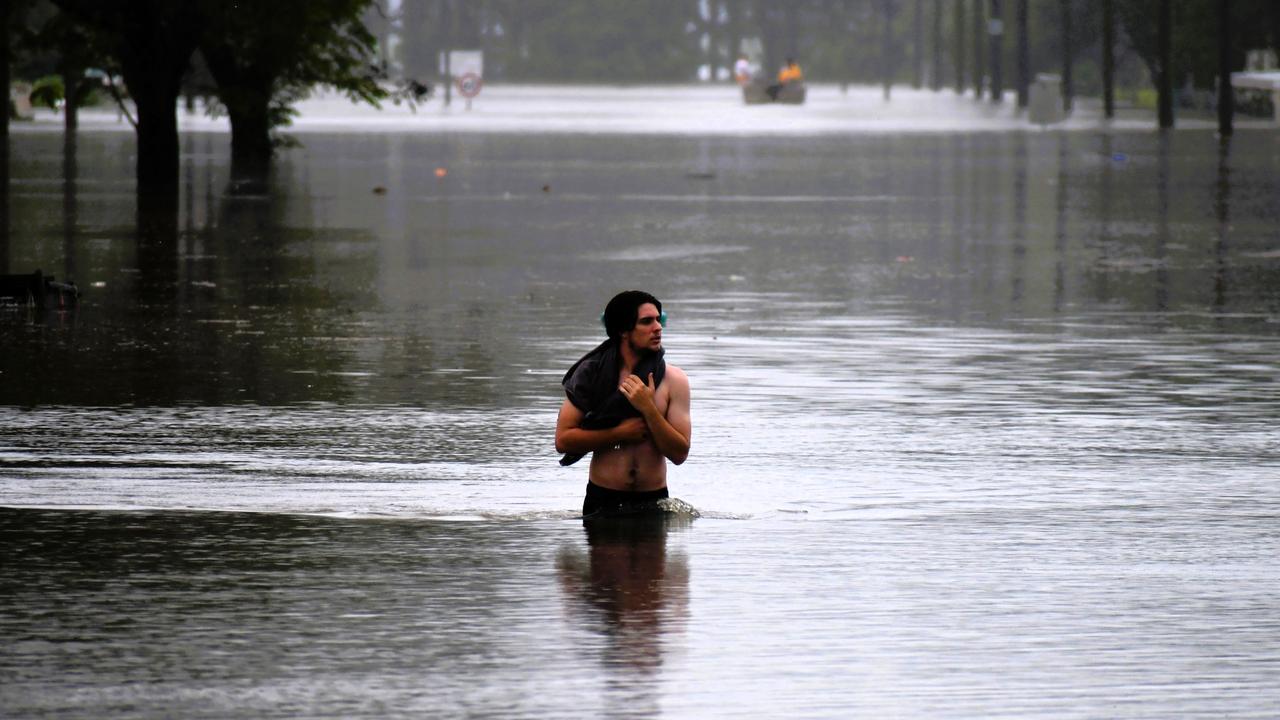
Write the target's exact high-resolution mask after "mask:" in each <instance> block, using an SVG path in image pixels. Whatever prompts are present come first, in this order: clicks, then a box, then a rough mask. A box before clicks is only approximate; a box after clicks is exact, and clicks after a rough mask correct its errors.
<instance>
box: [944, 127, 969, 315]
mask: <svg viewBox="0 0 1280 720" xmlns="http://www.w3.org/2000/svg"><path fill="white" fill-rule="evenodd" d="M970 137H971V135H970V134H969V133H956V134H954V135H952V136H951V152H950V153H949V154H950V156H951V188H950V191H951V192H950V195H951V263H950V264H951V272H950V273H949V274H948V275H947V277H950V278H952V280H951V281H950V283H949V284H950V286H951V298H950V300H951V302H949V303H947V308H948V309H950V310H951V311H952V312H955V311H957V310H959V309H960V308H961V307H963V303H962V302H961V301H962V299H963V298H960V297H957V295H958V294H959V290H960V284H961V280H959V278H964V277H967V276H968V273H966V272H962V269H963V268H964V267H965V265H966V263H967V261H968V259H969V249H968V248H967V247H966V246H965V241H966V240H967V238H968V237H969V235H970V232H969V222H968V218H967V217H966V214H965V210H966V209H967V201H968V198H967V197H965V196H964V192H965V191H966V190H967V189H968V188H970V187H971V185H970V184H969V183H967V182H965V174H964V172H965V156H966V154H967V153H966V145H967V144H968V143H969V142H970V140H969V138H970Z"/></svg>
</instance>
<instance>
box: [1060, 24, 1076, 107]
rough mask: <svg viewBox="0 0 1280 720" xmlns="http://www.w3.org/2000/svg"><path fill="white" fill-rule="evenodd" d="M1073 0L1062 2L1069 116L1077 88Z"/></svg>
mask: <svg viewBox="0 0 1280 720" xmlns="http://www.w3.org/2000/svg"><path fill="white" fill-rule="evenodd" d="M1073 9H1074V8H1072V6H1071V0H1062V109H1063V110H1064V111H1066V113H1067V114H1068V115H1070V114H1071V108H1072V106H1073V105H1075V99H1076V87H1075V80H1074V76H1073V73H1072V69H1073V66H1074V64H1075V58H1074V57H1073V55H1074V54H1075V51H1074V49H1073V48H1072V44H1071V33H1072V27H1071V14H1072V10H1073Z"/></svg>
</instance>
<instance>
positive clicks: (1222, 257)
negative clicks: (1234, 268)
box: [1213, 134, 1231, 312]
mask: <svg viewBox="0 0 1280 720" xmlns="http://www.w3.org/2000/svg"><path fill="white" fill-rule="evenodd" d="M1213 209H1214V216H1215V217H1216V218H1217V220H1218V238H1217V243H1216V244H1215V245H1214V252H1213V255H1214V260H1215V265H1214V272H1213V307H1214V309H1215V310H1217V311H1218V312H1222V311H1223V310H1225V309H1226V305H1227V285H1228V283H1227V280H1228V278H1227V250H1228V246H1229V242H1228V241H1229V240H1230V236H1231V136H1230V134H1227V135H1223V136H1222V137H1220V138H1218V183H1217V187H1216V188H1215V192H1214V196H1213Z"/></svg>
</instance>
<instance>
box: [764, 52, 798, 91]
mask: <svg viewBox="0 0 1280 720" xmlns="http://www.w3.org/2000/svg"><path fill="white" fill-rule="evenodd" d="M802 82H804V71H803V70H801V69H800V64H799V63H797V62H796V60H795V58H787V64H786V65H783V66H782V69H781V70H779V71H778V82H777V83H776V84H774V85H770V86H769V87H767V88H765V92H767V93H769V99H770V100H777V99H778V93H780V92H782V88H784V87H786V86H787V85H796V84H799V83H802Z"/></svg>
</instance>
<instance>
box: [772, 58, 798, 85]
mask: <svg viewBox="0 0 1280 720" xmlns="http://www.w3.org/2000/svg"><path fill="white" fill-rule="evenodd" d="M793 82H804V71H802V70H801V69H800V65H799V64H797V63H796V61H795V58H787V64H786V66H785V67H783V68H782V69H781V70H779V71H778V84H779V85H786V84H787V83H793Z"/></svg>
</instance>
